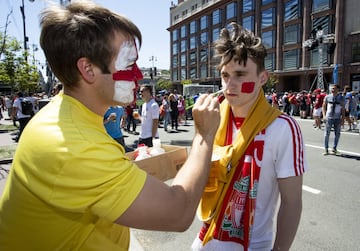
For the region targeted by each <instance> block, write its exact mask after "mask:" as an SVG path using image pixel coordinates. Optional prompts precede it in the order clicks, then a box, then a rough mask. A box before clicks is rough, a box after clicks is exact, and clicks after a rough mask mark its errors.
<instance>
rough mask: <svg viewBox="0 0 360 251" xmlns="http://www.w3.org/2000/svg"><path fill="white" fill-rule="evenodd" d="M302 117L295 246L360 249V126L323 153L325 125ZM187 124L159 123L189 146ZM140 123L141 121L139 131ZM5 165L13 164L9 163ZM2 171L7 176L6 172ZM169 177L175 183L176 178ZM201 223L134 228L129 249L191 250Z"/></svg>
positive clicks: (169, 138)
mask: <svg viewBox="0 0 360 251" xmlns="http://www.w3.org/2000/svg"><path fill="white" fill-rule="evenodd" d="M297 121H298V122H299V124H300V126H301V129H302V131H303V136H304V141H305V144H306V155H307V160H308V163H309V171H308V172H307V173H306V174H305V176H304V186H303V213H302V218H301V223H300V226H299V230H298V233H297V236H296V239H295V241H294V243H293V246H292V249H291V250H295V251H301V250H306V251H307V250H311V251H320V250H349V251H353V250H359V246H360V239H359V238H358V236H359V234H358V229H359V226H360V217H359V216H360V215H359V208H360V196H359V193H360V182H359V180H360V148H359V140H360V135H359V131H356V132H345V130H343V132H342V134H341V138H340V143H339V147H338V150H339V151H340V153H341V155H340V156H335V155H328V156H323V155H322V153H323V134H324V131H323V130H315V129H314V128H313V121H312V120H310V119H307V120H303V119H298V120H297ZM1 122H3V120H2V121H1ZM188 124H189V125H187V126H180V127H179V129H180V131H179V132H173V133H166V132H164V129H163V128H159V132H160V139H161V141H162V143H163V144H173V145H182V146H187V147H190V145H191V140H192V136H193V133H194V127H193V125H192V124H193V121H188ZM345 128H346V127H345ZM139 129H140V128H139V127H138V128H137V131H139ZM124 135H125V136H126V138H125V142H126V144H128V145H130V146H131V145H132V144H134V143H135V142H136V140H137V138H138V135H133V134H128V133H127V132H124ZM279 136H280V137H281V135H279ZM332 141H333V132H332V133H331V137H330V143H331V144H332ZM0 142H1V145H5V144H10V143H12V140H11V135H10V134H9V133H1V134H0ZM330 146H332V145H330ZM3 167H4V168H9V165H3ZM2 174H5V177H6V173H4V172H2ZM0 178H1V176H0ZM168 182H169V183H171V180H170V181H168ZM4 183H5V179H2V180H0V189H1V190H0V194H1V192H2V189H3V185H4ZM199 227H200V222H199V221H198V220H197V219H196V218H195V219H194V222H193V224H192V226H191V227H190V228H189V229H188V230H187V231H186V232H183V233H167V232H166V233H164V232H156V231H142V230H136V229H132V230H131V231H132V242H131V247H130V250H131V251H142V250H144V251H152V250H157V251H165V250H176V251H185V250H190V246H191V243H192V241H193V239H194V238H195V235H196V233H197V231H198V229H199Z"/></svg>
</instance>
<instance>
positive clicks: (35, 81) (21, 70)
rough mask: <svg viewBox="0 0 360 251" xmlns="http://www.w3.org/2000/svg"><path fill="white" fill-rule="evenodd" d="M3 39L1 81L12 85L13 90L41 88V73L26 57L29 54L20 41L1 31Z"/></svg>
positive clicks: (0, 61)
mask: <svg viewBox="0 0 360 251" xmlns="http://www.w3.org/2000/svg"><path fill="white" fill-rule="evenodd" d="M0 39H1V41H2V46H1V54H0V82H1V83H2V84H4V85H8V86H10V88H11V90H12V92H14V91H15V90H21V91H25V92H34V91H37V90H38V89H39V81H40V75H39V72H38V69H37V67H36V65H34V64H32V65H30V64H29V63H28V61H27V60H26V58H27V57H28V56H29V55H28V52H27V51H24V50H23V49H22V48H21V46H20V43H19V41H17V40H16V39H15V38H11V37H4V34H3V33H0Z"/></svg>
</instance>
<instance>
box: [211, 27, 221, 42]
mask: <svg viewBox="0 0 360 251" xmlns="http://www.w3.org/2000/svg"><path fill="white" fill-rule="evenodd" d="M219 36H220V28H214V29H213V31H212V41H215V40H217V39H219Z"/></svg>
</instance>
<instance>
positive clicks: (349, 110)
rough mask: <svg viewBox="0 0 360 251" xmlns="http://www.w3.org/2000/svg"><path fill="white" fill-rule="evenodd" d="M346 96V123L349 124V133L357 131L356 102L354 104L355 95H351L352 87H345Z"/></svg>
mask: <svg viewBox="0 0 360 251" xmlns="http://www.w3.org/2000/svg"><path fill="white" fill-rule="evenodd" d="M344 96H345V104H344V106H345V107H344V108H345V121H346V122H347V123H348V125H349V128H348V131H352V130H353V129H356V126H355V123H354V119H353V117H354V114H353V113H354V105H355V102H353V95H352V93H351V87H350V85H345V87H344Z"/></svg>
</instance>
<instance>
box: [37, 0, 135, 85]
mask: <svg viewBox="0 0 360 251" xmlns="http://www.w3.org/2000/svg"><path fill="white" fill-rule="evenodd" d="M40 26H41V35H40V45H41V48H42V49H43V50H44V53H45V56H46V59H47V61H48V62H49V65H50V67H51V70H52V71H53V72H54V74H55V75H56V77H57V78H58V79H59V80H60V82H62V83H63V84H64V85H65V86H68V87H70V88H71V87H74V85H76V83H77V82H78V81H79V79H80V75H79V71H78V69H77V61H78V59H79V58H81V57H86V58H88V59H89V60H90V61H91V62H92V63H93V64H94V65H96V66H98V67H99V68H100V69H101V70H102V72H103V73H110V72H109V69H108V67H109V65H110V63H111V60H112V59H113V58H114V57H115V56H116V53H117V50H118V48H113V47H114V45H113V40H114V37H115V33H116V32H121V33H123V34H124V35H125V36H128V37H129V40H131V39H133V40H137V41H138V43H139V47H140V46H141V32H140V30H139V29H138V28H137V27H136V25H135V24H134V23H132V22H131V21H130V20H128V19H127V18H126V17H124V16H121V15H118V14H116V13H113V12H111V11H110V10H108V9H106V8H103V7H101V6H99V5H97V4H95V3H93V2H91V1H84V0H83V1H76V0H75V1H71V3H70V4H68V5H67V6H66V7H63V6H58V5H52V6H49V7H48V8H46V9H44V10H43V11H42V12H41V14H40Z"/></svg>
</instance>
